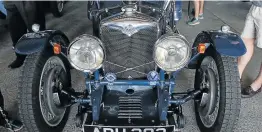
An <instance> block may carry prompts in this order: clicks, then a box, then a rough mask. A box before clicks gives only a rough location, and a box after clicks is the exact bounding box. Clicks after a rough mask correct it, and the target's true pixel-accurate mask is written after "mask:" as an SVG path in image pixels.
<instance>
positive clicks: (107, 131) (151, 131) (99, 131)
mask: <svg viewBox="0 0 262 132" xmlns="http://www.w3.org/2000/svg"><path fill="white" fill-rule="evenodd" d="M84 129H85V132H174V131H175V127H174V126H164V127H161V126H146V127H145V126H92V125H85V127H84Z"/></svg>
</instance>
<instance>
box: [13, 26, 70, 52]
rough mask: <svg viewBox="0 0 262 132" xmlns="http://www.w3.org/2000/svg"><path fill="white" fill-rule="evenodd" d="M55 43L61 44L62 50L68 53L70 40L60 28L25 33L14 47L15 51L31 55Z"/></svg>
mask: <svg viewBox="0 0 262 132" xmlns="http://www.w3.org/2000/svg"><path fill="white" fill-rule="evenodd" d="M53 43H59V44H60V45H61V51H62V52H63V53H64V54H65V55H66V53H67V52H66V50H67V47H68V45H69V40H68V38H67V37H66V36H65V34H64V33H62V32H61V31H58V30H46V31H41V32H37V33H27V34H25V35H23V36H22V37H21V38H20V39H19V40H18V42H17V44H16V46H15V47H14V49H15V52H16V53H18V54H22V55H29V54H33V53H36V52H41V51H43V50H44V49H47V48H48V49H49V48H50V47H52V46H53Z"/></svg>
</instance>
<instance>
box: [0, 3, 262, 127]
mask: <svg viewBox="0 0 262 132" xmlns="http://www.w3.org/2000/svg"><path fill="white" fill-rule="evenodd" d="M249 8H250V4H249V3H243V2H234V1H232V2H222V1H221V2H206V3H205V11H204V20H201V23H200V24H199V25H197V26H188V25H186V24H185V22H186V20H187V16H186V15H187V2H183V19H182V20H181V21H180V22H179V24H178V29H179V30H180V32H181V34H183V35H184V36H185V37H186V38H187V39H188V41H189V42H190V43H192V42H193V41H194V38H195V37H196V36H197V34H198V33H199V32H201V31H202V30H211V29H219V28H220V27H221V26H222V25H224V24H227V25H229V26H230V27H231V29H232V31H235V32H237V33H239V34H240V33H241V32H242V29H243V26H244V22H245V18H246V14H247V13H248V10H249ZM86 11H87V6H86V2H68V3H66V5H65V10H64V15H63V17H61V18H55V17H53V16H52V15H51V14H47V15H46V19H47V28H48V29H58V30H61V31H63V32H64V33H65V34H66V35H67V36H68V37H69V39H70V40H72V39H73V38H75V37H76V36H78V35H81V34H84V33H87V34H92V26H91V25H92V23H91V22H90V21H89V20H88V19H87V13H86ZM11 45H12V43H11V40H10V37H9V33H8V31H7V30H6V29H4V28H2V27H1V31H0V72H1V74H0V88H1V91H2V93H3V94H4V98H5V107H6V109H7V110H8V111H9V112H10V115H11V116H12V117H13V118H19V116H18V106H17V105H18V104H17V101H16V97H17V90H18V89H17V87H18V77H19V74H20V70H21V69H15V70H11V69H8V68H7V66H8V64H9V63H11V62H12V60H14V58H15V56H14V53H13V51H12V48H11ZM261 54H262V52H261V50H260V49H258V48H256V49H255V53H254V56H253V58H252V60H251V62H250V64H249V65H248V66H247V68H246V70H245V72H244V76H243V79H244V84H245V85H248V84H249V83H251V82H252V80H253V79H254V78H255V77H256V76H257V72H258V70H259V66H260V63H261V58H260V56H261ZM193 76H194V71H193V70H186V71H182V72H181V73H180V75H179V76H178V80H177V88H176V90H177V91H185V90H187V89H191V88H193V80H194V77H193ZM72 78H73V87H74V88H77V90H81V89H84V78H83V74H81V72H78V71H76V70H72ZM261 100H262V95H261V94H260V95H257V96H255V97H253V98H250V99H242V101H241V103H242V105H241V114H240V119H239V122H238V124H237V127H236V130H235V132H261V130H262V112H261V110H262V103H261ZM183 111H184V115H185V117H186V123H187V124H186V127H185V129H183V130H182V131H183V132H198V131H199V129H198V127H197V125H196V121H195V117H194V109H193V102H192V101H190V102H188V103H186V104H184V105H183ZM75 114H76V106H73V107H72V110H71V113H70V118H69V120H68V123H67V126H66V127H65V129H64V131H65V132H74V131H79V129H78V128H76V127H75V124H74V117H75ZM0 131H1V132H2V131H6V130H5V129H0ZM23 131H26V130H25V129H23V130H22V132H23Z"/></svg>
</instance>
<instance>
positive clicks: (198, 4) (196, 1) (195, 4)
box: [194, 0, 200, 19]
mask: <svg viewBox="0 0 262 132" xmlns="http://www.w3.org/2000/svg"><path fill="white" fill-rule="evenodd" d="M194 6H195V18H197V19H198V16H199V6H200V1H199V0H194Z"/></svg>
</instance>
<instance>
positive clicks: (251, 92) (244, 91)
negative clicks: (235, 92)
mask: <svg viewBox="0 0 262 132" xmlns="http://www.w3.org/2000/svg"><path fill="white" fill-rule="evenodd" d="M260 92H261V88H259V89H258V90H257V91H254V90H253V89H252V87H251V86H248V87H247V88H244V89H242V91H241V93H242V98H250V97H252V96H254V95H256V94H257V93H260Z"/></svg>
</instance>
